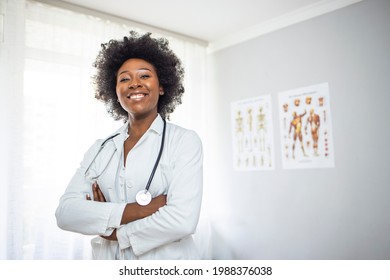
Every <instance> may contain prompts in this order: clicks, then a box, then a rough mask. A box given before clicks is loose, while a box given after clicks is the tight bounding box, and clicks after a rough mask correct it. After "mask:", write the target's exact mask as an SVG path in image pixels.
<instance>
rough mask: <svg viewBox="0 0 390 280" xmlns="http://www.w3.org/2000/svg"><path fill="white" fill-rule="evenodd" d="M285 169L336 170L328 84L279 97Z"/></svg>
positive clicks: (287, 92) (297, 90)
mask: <svg viewBox="0 0 390 280" xmlns="http://www.w3.org/2000/svg"><path fill="white" fill-rule="evenodd" d="M279 110H280V114H279V117H280V132H281V148H282V151H281V154H282V162H283V168H286V169H294V168H326V167H334V153H333V140H332V122H331V114H330V102H329V86H328V84H327V83H324V84H319V85H313V86H309V87H305V88H300V89H295V90H290V91H285V92H281V93H279Z"/></svg>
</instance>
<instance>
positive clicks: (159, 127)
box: [111, 114, 164, 150]
mask: <svg viewBox="0 0 390 280" xmlns="http://www.w3.org/2000/svg"><path fill="white" fill-rule="evenodd" d="M128 126H129V122H126V123H125V124H124V125H123V126H122V127H120V128H119V129H118V130H117V131H115V133H113V134H111V135H114V134H116V133H119V134H120V135H118V136H117V137H114V138H113V140H114V143H115V146H116V149H117V150H121V149H122V147H123V142H124V141H125V140H126V138H127V128H128ZM163 129H164V121H163V119H162V117H161V116H160V114H158V115H157V117H156V119H155V120H154V121H153V122H152V124H151V125H150V128H149V129H148V131H149V130H150V131H154V132H156V133H157V134H158V135H159V136H161V135H162V133H163Z"/></svg>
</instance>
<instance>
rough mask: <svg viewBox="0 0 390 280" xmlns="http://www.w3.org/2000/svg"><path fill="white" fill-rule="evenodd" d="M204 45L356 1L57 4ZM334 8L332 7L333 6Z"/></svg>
mask: <svg viewBox="0 0 390 280" xmlns="http://www.w3.org/2000/svg"><path fill="white" fill-rule="evenodd" d="M61 1H62V2H68V3H72V4H76V5H78V6H82V7H85V8H89V9H93V10H96V11H100V12H104V13H107V14H111V15H115V16H119V17H122V18H125V19H128V20H131V21H135V22H138V23H143V24H146V25H151V26H154V27H157V28H159V29H164V30H167V31H170V32H174V33H179V34H181V35H186V36H189V37H192V38H196V39H199V40H202V41H205V42H207V43H213V42H217V41H219V40H222V39H223V38H225V37H226V36H229V35H231V34H234V33H236V34H237V33H238V32H240V31H242V30H248V28H251V27H253V26H261V25H262V24H263V25H264V24H266V23H268V22H272V21H273V20H275V19H280V18H283V17H284V16H286V15H293V14H294V13H295V14H296V13H297V12H298V11H301V12H302V11H307V10H308V9H312V10H313V9H314V8H316V9H317V10H318V7H319V6H324V5H326V6H327V7H328V9H333V10H334V9H335V8H334V7H333V6H335V5H336V4H337V2H338V3H339V4H337V5H338V6H340V7H341V6H345V5H347V4H351V3H353V2H358V1H356V0H147V1H139V0H110V1H106V0H61ZM337 5H336V6H337Z"/></svg>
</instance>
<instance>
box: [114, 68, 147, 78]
mask: <svg viewBox="0 0 390 280" xmlns="http://www.w3.org/2000/svg"><path fill="white" fill-rule="evenodd" d="M140 70H147V71H149V72H152V70H150V69H149V68H139V69H137V71H140ZM127 72H129V71H128V70H123V71H122V72H120V73H118V76H119V75H121V74H123V73H127Z"/></svg>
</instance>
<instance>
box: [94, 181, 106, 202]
mask: <svg viewBox="0 0 390 280" xmlns="http://www.w3.org/2000/svg"><path fill="white" fill-rule="evenodd" d="M96 191H97V193H98V198H99V201H100V202H106V198H105V197H104V194H103V192H102V191H101V189H100V187H99V185H98V184H97V183H96Z"/></svg>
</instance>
